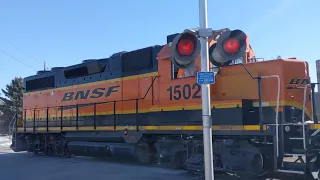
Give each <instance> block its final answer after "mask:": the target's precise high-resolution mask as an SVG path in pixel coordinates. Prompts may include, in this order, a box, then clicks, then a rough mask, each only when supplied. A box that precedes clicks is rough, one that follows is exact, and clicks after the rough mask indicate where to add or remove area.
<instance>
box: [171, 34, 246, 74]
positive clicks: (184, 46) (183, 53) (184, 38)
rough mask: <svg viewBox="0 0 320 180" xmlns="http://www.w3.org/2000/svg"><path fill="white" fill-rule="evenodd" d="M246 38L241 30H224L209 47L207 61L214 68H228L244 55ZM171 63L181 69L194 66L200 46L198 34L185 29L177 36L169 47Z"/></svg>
mask: <svg viewBox="0 0 320 180" xmlns="http://www.w3.org/2000/svg"><path fill="white" fill-rule="evenodd" d="M246 39H247V36H246V34H245V33H244V32H243V31H241V30H233V31H231V30H226V31H224V32H223V33H222V34H221V36H220V37H219V38H218V40H217V42H216V43H214V44H213V45H212V46H211V47H209V54H208V55H209V60H210V62H211V63H212V64H213V65H215V66H216V67H222V66H228V65H230V63H231V62H232V61H233V60H236V59H238V58H240V57H242V55H243V54H244V53H245V51H246V47H247V41H246ZM170 50H171V61H172V63H173V64H174V65H175V66H176V67H178V68H181V69H186V68H188V67H190V66H192V65H194V61H195V60H196V58H197V57H198V55H199V53H200V50H201V45H200V40H199V39H198V32H196V31H193V30H190V29H186V30H184V31H183V32H182V33H180V34H178V35H177V36H176V37H175V38H174V39H173V40H172V44H171V46H170Z"/></svg>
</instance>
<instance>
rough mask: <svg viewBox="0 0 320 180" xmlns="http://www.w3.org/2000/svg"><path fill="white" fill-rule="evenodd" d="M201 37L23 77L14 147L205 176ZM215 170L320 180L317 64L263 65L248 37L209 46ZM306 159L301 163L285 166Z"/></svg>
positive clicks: (219, 36)
mask: <svg viewBox="0 0 320 180" xmlns="http://www.w3.org/2000/svg"><path fill="white" fill-rule="evenodd" d="M197 34H198V33H197V30H192V29H191V30H190V29H189V30H185V31H184V32H182V33H177V34H173V35H170V36H168V37H167V44H165V45H155V46H150V47H147V48H143V49H138V50H134V51H130V52H119V53H115V54H113V55H112V56H110V57H108V58H104V59H90V60H84V61H83V62H82V63H79V64H76V65H73V66H69V67H55V68H52V69H51V70H50V71H39V72H38V73H37V74H36V75H33V76H29V77H26V78H25V79H24V97H23V118H22V119H18V121H17V122H18V123H16V124H17V125H16V129H15V132H14V138H13V142H12V149H13V150H15V151H29V152H33V153H43V154H47V155H62V156H70V155H71V154H72V155H84V156H115V157H116V156H120V157H128V158H130V157H131V158H135V159H137V160H138V161H140V162H143V163H155V162H156V163H157V162H158V163H162V164H169V165H170V166H171V167H175V168H177V167H184V168H187V169H188V170H190V171H201V170H203V142H202V111H201V109H202V107H201V97H202V96H201V93H202V92H201V85H199V84H197V77H196V74H197V72H199V71H200V57H199V52H200V48H201V47H200V43H199V40H198V37H197ZM208 48H209V53H210V54H209V57H210V58H209V60H210V69H211V71H214V72H215V83H214V84H212V85H210V89H211V90H210V102H211V114H212V116H211V117H212V134H213V151H214V165H215V169H216V170H223V171H229V172H240V173H241V172H245V173H252V174H260V173H263V172H287V173H297V174H303V175H308V176H310V177H313V178H315V179H317V178H318V179H319V177H318V176H319V173H318V172H319V171H318V170H319V167H320V166H319V160H318V159H317V158H318V156H319V155H318V153H319V150H318V147H317V146H318V144H317V142H318V138H317V137H318V133H319V131H320V130H319V129H320V125H319V124H318V120H317V118H316V116H315V112H313V109H315V107H314V106H315V103H312V100H313V97H314V96H313V95H314V94H313V93H314V84H313V83H310V78H309V67H308V63H307V62H305V61H303V60H298V59H295V58H291V59H290V58H289V59H276V60H263V61H258V60H257V58H255V54H254V51H253V49H252V48H251V45H250V43H249V40H248V36H247V35H246V34H245V33H244V32H242V31H240V30H233V31H232V30H230V29H223V30H216V31H213V34H212V37H210V38H209V47H208ZM288 157H290V158H292V157H297V162H298V161H299V160H302V159H304V161H303V162H302V163H297V162H290V161H287V160H286V159H287V158H288Z"/></svg>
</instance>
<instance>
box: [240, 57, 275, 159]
mask: <svg viewBox="0 0 320 180" xmlns="http://www.w3.org/2000/svg"><path fill="white" fill-rule="evenodd" d="M240 64H241V65H242V67H243V68H244V69H245V70H246V71H247V73H248V74H249V75H250V77H251V78H252V79H258V96H259V124H260V130H262V129H263V115H262V92H261V79H263V78H277V79H278V88H277V103H276V151H277V157H279V104H280V77H279V76H278V75H269V76H257V77H253V76H252V74H251V73H250V71H249V70H248V69H247V67H246V66H245V65H244V64H243V63H240Z"/></svg>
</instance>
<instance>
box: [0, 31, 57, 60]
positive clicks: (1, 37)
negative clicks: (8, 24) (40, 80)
mask: <svg viewBox="0 0 320 180" xmlns="http://www.w3.org/2000/svg"><path fill="white" fill-rule="evenodd" d="M0 39H6V41H7V42H8V43H9V44H11V45H12V46H13V47H14V48H15V49H17V50H18V51H20V52H21V53H22V54H24V55H25V56H27V57H28V58H29V59H31V60H33V61H34V62H36V63H39V64H43V62H40V61H38V60H35V59H33V58H32V57H30V56H29V55H28V54H26V53H25V52H23V51H22V50H21V49H20V48H18V47H17V46H16V45H14V44H13V43H12V42H11V41H10V40H8V38H4V36H0ZM46 63H47V65H49V66H51V65H50V64H49V63H48V62H46Z"/></svg>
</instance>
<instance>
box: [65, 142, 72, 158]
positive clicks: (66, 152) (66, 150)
mask: <svg viewBox="0 0 320 180" xmlns="http://www.w3.org/2000/svg"><path fill="white" fill-rule="evenodd" d="M63 155H64V157H65V158H70V157H71V155H72V154H71V153H70V151H69V149H68V146H67V145H65V146H64V150H63Z"/></svg>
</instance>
